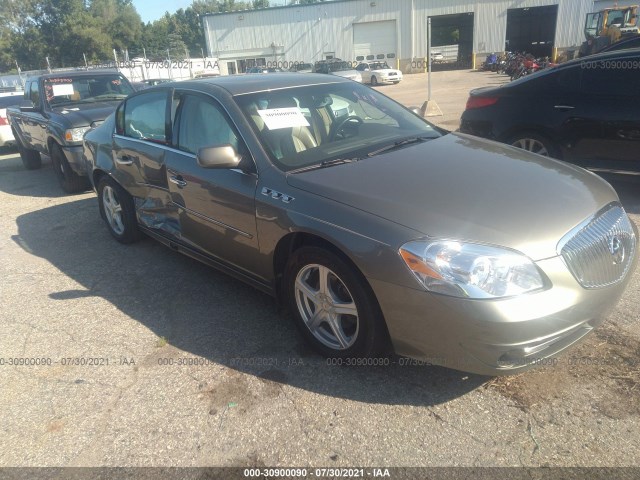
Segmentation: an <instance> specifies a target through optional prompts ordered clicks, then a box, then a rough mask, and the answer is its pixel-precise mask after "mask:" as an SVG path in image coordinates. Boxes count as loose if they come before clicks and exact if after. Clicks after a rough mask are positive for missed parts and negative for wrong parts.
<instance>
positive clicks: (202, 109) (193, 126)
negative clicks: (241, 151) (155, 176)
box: [174, 94, 240, 154]
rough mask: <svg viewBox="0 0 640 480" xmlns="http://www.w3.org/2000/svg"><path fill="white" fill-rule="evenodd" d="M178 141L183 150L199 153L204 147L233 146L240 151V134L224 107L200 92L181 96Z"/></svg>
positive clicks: (176, 140) (177, 128) (176, 121)
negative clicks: (236, 131)
mask: <svg viewBox="0 0 640 480" xmlns="http://www.w3.org/2000/svg"><path fill="white" fill-rule="evenodd" d="M177 100H179V104H180V106H179V107H178V110H177V114H176V120H175V125H176V126H175V127H174V130H175V131H176V132H177V135H176V139H175V140H174V144H175V146H176V147H178V148H179V149H180V150H182V151H185V152H189V153H193V154H197V153H198V150H199V149H200V148H203V147H213V146H220V145H231V146H232V147H233V148H235V149H236V151H238V146H239V143H240V142H239V141H238V135H237V134H236V133H235V130H234V128H233V126H232V125H231V122H230V120H229V119H228V118H227V116H226V114H225V113H224V112H223V110H222V109H221V108H220V107H219V106H218V105H216V104H215V103H214V102H213V101H211V100H207V99H205V98H204V97H202V96H199V95H189V94H186V95H179V97H178V99H177Z"/></svg>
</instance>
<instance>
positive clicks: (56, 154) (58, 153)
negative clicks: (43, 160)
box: [51, 143, 89, 193]
mask: <svg viewBox="0 0 640 480" xmlns="http://www.w3.org/2000/svg"><path fill="white" fill-rule="evenodd" d="M51 163H52V164H53V170H54V172H55V173H56V177H58V182H59V183H60V186H61V187H62V189H63V190H64V191H65V192H67V193H76V192H83V191H85V190H87V189H88V187H89V183H88V182H87V179H86V178H85V177H82V176H80V175H78V174H77V173H76V172H74V171H73V170H72V169H71V166H70V165H69V162H67V157H65V156H64V152H63V151H62V148H61V147H60V145H58V144H57V143H54V144H53V145H52V147H51Z"/></svg>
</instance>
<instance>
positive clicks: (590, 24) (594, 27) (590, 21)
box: [584, 12, 602, 38]
mask: <svg viewBox="0 0 640 480" xmlns="http://www.w3.org/2000/svg"><path fill="white" fill-rule="evenodd" d="M601 18H602V14H601V13H600V12H598V13H590V14H588V15H587V22H586V24H585V27H584V31H585V34H586V36H587V37H590V38H591V37H595V36H596V35H598V23H599V22H600V19H601Z"/></svg>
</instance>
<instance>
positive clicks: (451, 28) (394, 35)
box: [202, 0, 613, 73]
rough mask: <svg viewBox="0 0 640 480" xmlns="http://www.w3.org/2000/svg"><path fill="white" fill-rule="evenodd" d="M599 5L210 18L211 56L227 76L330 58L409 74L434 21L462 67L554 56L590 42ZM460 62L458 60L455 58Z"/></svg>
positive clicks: (362, 3)
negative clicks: (588, 21)
mask: <svg viewBox="0 0 640 480" xmlns="http://www.w3.org/2000/svg"><path fill="white" fill-rule="evenodd" d="M611 3H613V2H611V1H608V0H605V1H598V0H595V2H594V0H476V1H473V0H335V1H332V2H322V3H316V4H310V5H290V6H283V7H273V8H268V9H261V10H245V11H238V12H230V13H222V14H209V15H205V16H203V18H202V21H203V27H204V31H205V37H206V41H207V48H208V53H209V56H212V57H217V58H219V62H220V67H221V72H222V73H241V72H244V71H245V70H246V69H247V68H249V67H251V66H255V65H272V64H273V63H274V62H275V63H276V64H277V65H284V66H287V65H288V64H289V63H292V62H307V63H313V62H315V61H318V60H323V59H328V58H333V57H335V58H341V59H343V60H349V61H355V60H363V59H369V60H372V59H383V58H384V59H385V60H386V61H387V62H388V63H389V64H390V65H391V66H397V67H399V68H401V69H402V70H403V71H404V72H410V71H422V69H423V64H424V58H425V57H426V56H427V19H428V18H431V24H432V52H435V51H438V52H440V53H443V55H444V56H445V57H448V58H449V59H450V60H452V61H453V64H454V65H456V66H459V67H461V68H470V67H473V66H474V64H475V63H476V62H480V61H482V60H483V59H484V57H486V55H487V54H489V53H491V52H502V51H505V50H511V51H527V52H530V53H533V54H535V55H536V56H547V55H548V56H552V57H554V56H555V55H556V54H558V53H562V52H564V51H575V50H577V49H578V47H579V46H580V44H581V43H582V42H583V41H584V22H585V17H586V14H587V13H589V12H592V11H595V10H597V9H599V8H601V7H605V6H610V4H611ZM452 56H453V57H454V58H451V57H452Z"/></svg>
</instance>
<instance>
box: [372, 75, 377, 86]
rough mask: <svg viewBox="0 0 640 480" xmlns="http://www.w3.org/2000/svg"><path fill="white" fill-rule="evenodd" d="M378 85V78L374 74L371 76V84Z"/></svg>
mask: <svg viewBox="0 0 640 480" xmlns="http://www.w3.org/2000/svg"><path fill="white" fill-rule="evenodd" d="M377 85H378V79H377V78H376V76H375V75H374V76H373V77H371V86H372V87H375V86H377Z"/></svg>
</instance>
